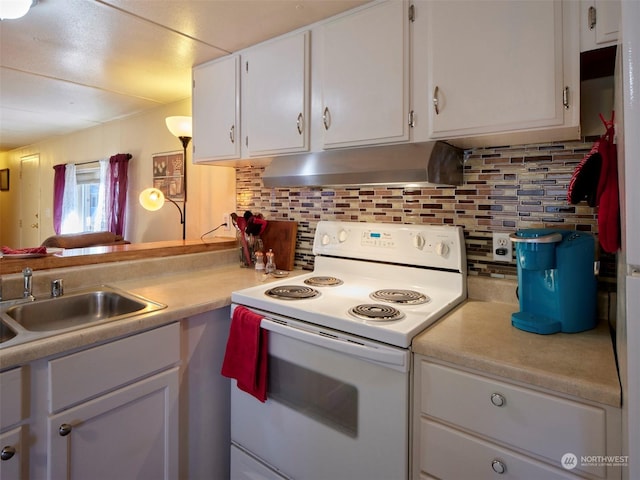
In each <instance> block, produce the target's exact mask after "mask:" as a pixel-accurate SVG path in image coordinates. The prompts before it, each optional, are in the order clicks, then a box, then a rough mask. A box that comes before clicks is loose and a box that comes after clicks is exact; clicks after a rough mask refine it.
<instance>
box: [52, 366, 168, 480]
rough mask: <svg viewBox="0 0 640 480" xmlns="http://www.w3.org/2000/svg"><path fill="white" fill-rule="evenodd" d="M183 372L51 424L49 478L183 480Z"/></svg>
mask: <svg viewBox="0 0 640 480" xmlns="http://www.w3.org/2000/svg"><path fill="white" fill-rule="evenodd" d="M178 388H179V380H178V367H174V368H172V369H170V370H167V371H165V372H163V373H160V374H157V375H155V376H152V377H149V378H146V379H144V380H142V381H140V382H137V383H134V384H131V385H129V386H127V387H124V388H122V389H120V390H116V391H114V392H112V393H109V394H106V395H103V396H101V397H98V398H95V399H93V400H90V401H88V402H85V403H82V404H80V405H78V406H76V407H74V408H71V409H69V410H65V411H63V412H61V413H59V414H57V415H52V416H50V417H49V419H48V439H49V440H48V442H49V444H48V462H49V463H48V478H49V480H58V479H60V478H79V479H84V478H91V479H114V478H123V479H124V478H139V479H143V480H144V479H153V480H156V479H164V480H169V479H175V478H177V477H178Z"/></svg>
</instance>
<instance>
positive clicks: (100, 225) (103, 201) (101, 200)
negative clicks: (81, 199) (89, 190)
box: [92, 158, 109, 232]
mask: <svg viewBox="0 0 640 480" xmlns="http://www.w3.org/2000/svg"><path fill="white" fill-rule="evenodd" d="M98 163H99V164H100V174H99V175H100V187H99V188H98V205H97V207H96V213H95V221H94V222H93V224H92V230H93V231H94V232H104V231H108V230H109V215H108V212H107V205H108V202H107V198H109V197H108V194H109V192H108V191H107V190H108V189H109V159H108V158H105V159H103V160H100V161H99V162H98Z"/></svg>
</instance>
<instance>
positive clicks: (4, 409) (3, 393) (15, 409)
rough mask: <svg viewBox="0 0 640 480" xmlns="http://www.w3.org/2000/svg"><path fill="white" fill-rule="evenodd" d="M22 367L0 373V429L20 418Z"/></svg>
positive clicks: (16, 421)
mask: <svg viewBox="0 0 640 480" xmlns="http://www.w3.org/2000/svg"><path fill="white" fill-rule="evenodd" d="M22 372H23V369H22V367H18V368H14V369H12V370H7V371H6V372H2V373H0V430H4V429H5V428H7V427H9V426H10V425H13V424H15V423H18V422H19V421H20V420H22V390H23V387H22Z"/></svg>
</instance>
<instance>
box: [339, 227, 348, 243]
mask: <svg viewBox="0 0 640 480" xmlns="http://www.w3.org/2000/svg"><path fill="white" fill-rule="evenodd" d="M346 240H347V231H346V230H340V233H338V241H339V242H340V243H344V242H345V241H346Z"/></svg>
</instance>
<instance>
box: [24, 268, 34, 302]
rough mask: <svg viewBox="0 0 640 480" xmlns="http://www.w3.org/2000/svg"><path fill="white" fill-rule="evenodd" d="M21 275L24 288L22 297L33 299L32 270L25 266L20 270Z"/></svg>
mask: <svg viewBox="0 0 640 480" xmlns="http://www.w3.org/2000/svg"><path fill="white" fill-rule="evenodd" d="M22 277H23V280H24V290H23V292H22V298H28V299H31V300H35V297H34V296H33V282H32V279H33V271H32V270H31V269H30V268H29V267H26V268H25V269H24V270H22Z"/></svg>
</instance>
